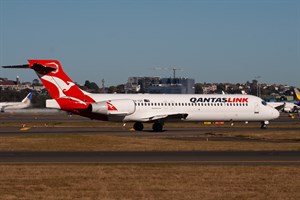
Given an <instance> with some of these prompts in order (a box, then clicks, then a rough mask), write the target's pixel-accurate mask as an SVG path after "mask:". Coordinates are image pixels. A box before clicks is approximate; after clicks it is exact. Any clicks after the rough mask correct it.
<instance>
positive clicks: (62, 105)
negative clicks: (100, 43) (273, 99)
mask: <svg viewBox="0 0 300 200" xmlns="http://www.w3.org/2000/svg"><path fill="white" fill-rule="evenodd" d="M28 62H29V64H27V65H14V66H3V67H4V68H31V69H33V70H34V71H35V72H36V73H37V75H38V77H39V78H40V80H41V81H42V82H43V84H44V86H45V87H46V89H47V90H48V92H49V94H50V95H51V97H52V98H53V99H49V100H46V107H47V108H56V109H61V110H64V111H67V112H71V113H74V114H78V115H81V116H84V117H88V118H90V119H98V120H103V121H119V122H124V123H125V122H134V126H133V128H134V129H135V130H137V131H142V130H143V128H144V126H143V123H144V122H151V123H153V126H152V128H153V130H154V131H162V130H163V125H164V122H165V121H169V120H172V121H174V120H175V121H230V122H235V121H245V122H248V121H258V122H261V128H265V127H266V125H267V124H269V120H273V119H276V118H278V117H279V112H278V111H277V110H276V109H274V108H272V107H270V106H268V105H267V104H266V103H265V101H263V100H262V99H261V98H259V97H256V96H252V95H247V96H245V95H239V94H236V95H229V94H222V95H218V94H214V95H206V94H91V93H88V92H86V91H83V90H81V89H80V88H79V87H77V86H76V85H75V83H74V82H73V81H72V80H71V79H70V78H69V77H68V76H67V75H66V74H65V72H64V71H63V69H62V67H61V65H60V63H59V61H57V60H28Z"/></svg>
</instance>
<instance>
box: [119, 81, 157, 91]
mask: <svg viewBox="0 0 300 200" xmlns="http://www.w3.org/2000/svg"><path fill="white" fill-rule="evenodd" d="M159 81H160V77H129V78H128V81H127V83H126V84H125V89H126V91H127V92H143V93H149V91H148V88H149V87H150V86H151V85H154V84H159Z"/></svg>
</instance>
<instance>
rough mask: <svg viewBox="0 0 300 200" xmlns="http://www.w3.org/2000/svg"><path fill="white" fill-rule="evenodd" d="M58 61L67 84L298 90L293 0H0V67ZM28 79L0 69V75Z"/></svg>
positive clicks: (299, 19) (299, 33)
mask: <svg viewBox="0 0 300 200" xmlns="http://www.w3.org/2000/svg"><path fill="white" fill-rule="evenodd" d="M27 59H58V60H60V62H61V64H62V65H63V67H64V70H65V71H66V72H67V73H68V74H69V76H70V77H71V78H72V79H73V81H75V82H78V83H81V84H82V83H84V81H85V80H88V79H89V80H90V81H94V82H96V83H97V84H100V82H101V79H103V78H104V79H105V85H106V86H109V85H116V84H122V83H125V82H126V81H127V78H128V77H129V76H161V77H170V76H172V71H168V70H153V68H155V67H170V66H175V67H178V68H183V70H182V71H177V76H181V77H190V78H194V79H195V80H196V82H201V83H202V82H231V83H238V82H239V83H245V82H246V81H252V80H253V79H255V77H257V76H261V78H260V79H259V81H260V82H264V83H277V84H288V85H292V86H296V87H300V0H248V1H247V0H198V1H196V0H195V1H192V0H190V1H189V0H184V1H178V0H152V1H146V0H131V1H129V0H128V1H126V0H119V1H114V0H107V1H100V0H97V1H96V0H72V1H71V0H51V1H50V0H49V1H47V0H26V1H25V0H18V1H17V0H0V65H11V64H26V63H27ZM16 75H19V76H20V78H21V80H22V81H31V80H32V79H34V78H36V75H35V73H34V72H33V71H32V70H20V69H18V70H14V69H2V68H1V69H0V77H8V78H10V79H15V77H16Z"/></svg>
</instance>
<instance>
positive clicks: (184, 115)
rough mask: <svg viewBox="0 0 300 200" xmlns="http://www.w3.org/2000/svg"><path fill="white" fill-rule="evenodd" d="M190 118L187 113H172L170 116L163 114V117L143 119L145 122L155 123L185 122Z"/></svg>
mask: <svg viewBox="0 0 300 200" xmlns="http://www.w3.org/2000/svg"><path fill="white" fill-rule="evenodd" d="M187 116H188V114H187V113H170V114H161V115H151V116H148V117H143V118H142V119H143V121H144V120H145V121H155V120H161V119H163V120H166V121H167V120H184V119H186V118H187Z"/></svg>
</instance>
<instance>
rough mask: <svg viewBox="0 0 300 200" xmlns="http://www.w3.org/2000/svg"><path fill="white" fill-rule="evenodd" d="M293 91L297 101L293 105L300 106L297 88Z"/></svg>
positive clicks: (299, 95)
mask: <svg viewBox="0 0 300 200" xmlns="http://www.w3.org/2000/svg"><path fill="white" fill-rule="evenodd" d="M294 91H295V96H296V99H297V101H295V102H294V103H295V104H296V105H297V106H300V92H299V90H298V89H297V88H294Z"/></svg>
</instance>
